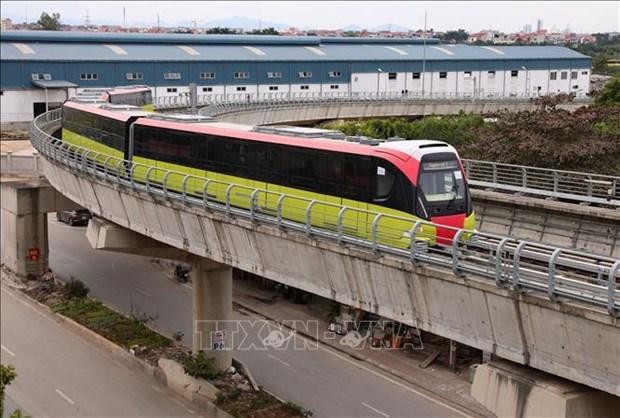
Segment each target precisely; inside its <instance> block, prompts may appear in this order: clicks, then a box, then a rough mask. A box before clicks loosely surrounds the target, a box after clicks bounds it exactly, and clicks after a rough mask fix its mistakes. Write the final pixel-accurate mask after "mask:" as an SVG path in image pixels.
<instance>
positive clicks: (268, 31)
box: [250, 28, 280, 35]
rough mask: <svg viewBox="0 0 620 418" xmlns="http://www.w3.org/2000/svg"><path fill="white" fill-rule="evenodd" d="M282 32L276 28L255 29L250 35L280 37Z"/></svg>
mask: <svg viewBox="0 0 620 418" xmlns="http://www.w3.org/2000/svg"><path fill="white" fill-rule="evenodd" d="M279 34H280V32H278V31H277V30H275V29H274V28H265V29H254V30H253V31H251V32H250V35H279Z"/></svg>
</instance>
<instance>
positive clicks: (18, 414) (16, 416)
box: [9, 409, 31, 418]
mask: <svg viewBox="0 0 620 418" xmlns="http://www.w3.org/2000/svg"><path fill="white" fill-rule="evenodd" d="M9 418H31V417H30V415H25V414H24V413H23V412H22V410H21V409H16V410H15V411H13V413H12V414H11V416H10V417H9Z"/></svg>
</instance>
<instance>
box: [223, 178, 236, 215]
mask: <svg viewBox="0 0 620 418" xmlns="http://www.w3.org/2000/svg"><path fill="white" fill-rule="evenodd" d="M234 187H235V184H229V185H228V187H227V188H226V195H225V196H226V213H227V214H228V215H230V193H231V192H232V189H233V188H234Z"/></svg>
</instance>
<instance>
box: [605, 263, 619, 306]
mask: <svg viewBox="0 0 620 418" xmlns="http://www.w3.org/2000/svg"><path fill="white" fill-rule="evenodd" d="M619 271H620V260H618V261H616V262H615V263H614V265H613V266H612V267H611V269H609V279H608V280H607V311H608V312H609V314H610V315H612V316H617V312H616V296H615V293H616V287H617V284H616V274H617V273H618V272H619Z"/></svg>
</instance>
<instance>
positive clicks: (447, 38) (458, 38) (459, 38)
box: [440, 29, 469, 43]
mask: <svg viewBox="0 0 620 418" xmlns="http://www.w3.org/2000/svg"><path fill="white" fill-rule="evenodd" d="M467 38H469V33H467V32H465V31H464V30H463V29H459V30H458V31H456V30H449V31H447V32H446V33H444V34H443V35H441V36H440V39H441V40H442V41H443V42H448V43H459V42H465V41H466V40H467Z"/></svg>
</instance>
